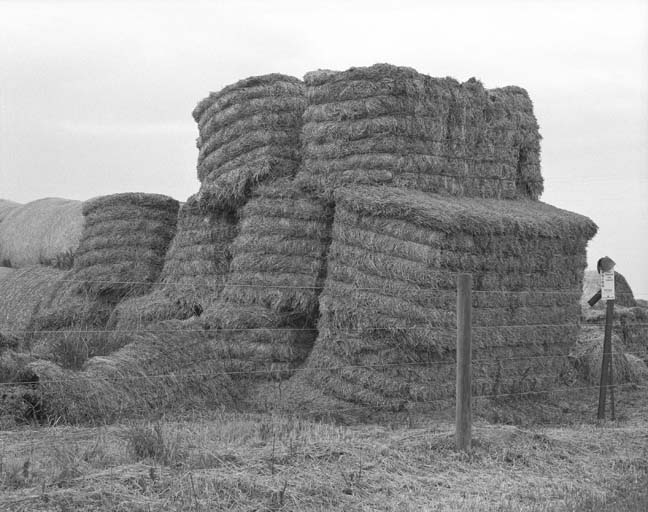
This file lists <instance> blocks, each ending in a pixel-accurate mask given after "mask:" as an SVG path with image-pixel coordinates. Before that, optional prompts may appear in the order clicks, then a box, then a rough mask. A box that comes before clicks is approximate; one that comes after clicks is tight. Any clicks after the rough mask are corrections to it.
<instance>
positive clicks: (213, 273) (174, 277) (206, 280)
mask: <svg viewBox="0 0 648 512" xmlns="http://www.w3.org/2000/svg"><path fill="white" fill-rule="evenodd" d="M236 233H237V218H236V216H234V215H232V214H227V213H222V212H219V213H211V214H205V213H202V212H201V211H200V210H199V208H198V202H197V199H196V196H192V197H190V198H189V199H188V200H187V202H186V203H185V204H184V205H183V206H182V207H181V209H180V212H179V216H178V227H177V230H176V234H175V237H174V239H173V242H172V243H171V246H170V247H169V251H168V253H167V255H166V257H165V261H164V268H163V269H162V273H161V274H160V280H159V282H158V283H157V284H156V286H155V289H154V290H153V292H151V293H149V294H147V295H144V296H142V297H136V298H132V299H127V300H125V301H124V302H122V303H121V304H119V305H118V306H117V308H116V309H115V311H114V312H113V314H112V316H111V318H110V321H109V323H108V328H110V329H115V330H116V331H117V332H116V334H115V336H116V337H123V336H124V335H126V333H120V332H119V331H130V330H136V329H140V328H142V327H145V326H146V325H148V324H149V323H151V322H155V321H158V320H170V319H178V320H184V319H186V318H189V317H191V316H193V315H200V313H201V312H202V311H203V310H205V309H207V308H208V307H209V306H210V305H211V304H212V303H213V302H215V301H216V300H217V299H218V297H219V294H220V291H221V289H222V287H223V283H224V281H225V276H226V275H227V272H228V270H229V264H230V260H231V254H230V245H231V243H232V240H233V239H234V237H235V236H236Z"/></svg>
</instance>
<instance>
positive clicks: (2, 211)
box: [0, 199, 21, 222]
mask: <svg viewBox="0 0 648 512" xmlns="http://www.w3.org/2000/svg"><path fill="white" fill-rule="evenodd" d="M19 206H21V205H20V203H16V202H14V201H9V200H7V199H0V222H2V221H3V220H4V218H5V217H6V216H7V215H9V214H10V213H11V212H12V211H13V210H15V209H16V208H18V207H19Z"/></svg>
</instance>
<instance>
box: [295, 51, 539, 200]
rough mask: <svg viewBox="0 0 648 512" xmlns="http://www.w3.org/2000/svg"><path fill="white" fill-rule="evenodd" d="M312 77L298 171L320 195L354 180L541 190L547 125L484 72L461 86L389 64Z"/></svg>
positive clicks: (452, 190)
mask: <svg viewBox="0 0 648 512" xmlns="http://www.w3.org/2000/svg"><path fill="white" fill-rule="evenodd" d="M304 80H305V83H306V95H307V98H308V102H309V104H308V107H307V108H306V110H305V112H304V117H303V118H304V126H303V129H302V142H303V144H302V151H303V168H302V169H301V170H300V172H299V175H298V176H299V180H300V181H301V182H303V183H304V185H305V186H308V187H311V188H312V189H314V190H316V191H318V192H319V193H323V194H326V195H329V196H330V194H331V193H332V192H333V190H334V189H335V188H336V187H338V186H345V185H349V184H353V183H364V184H377V183H386V184H389V185H390V186H394V187H402V188H409V189H414V190H422V191H427V192H442V193H446V194H452V195H459V196H481V197H495V198H518V197H520V198H527V197H528V198H532V199H537V198H538V197H539V196H540V194H541V193H542V188H543V186H542V176H541V174H540V156H539V155H540V144H539V141H540V135H539V133H538V125H537V122H536V119H535V117H534V115H533V107H532V104H531V101H530V99H529V97H528V94H527V93H526V91H525V90H523V89H521V88H519V87H505V88H501V89H491V90H486V89H484V87H483V86H482V85H481V83H479V82H478V81H477V80H475V79H471V80H469V81H468V82H465V83H463V84H460V83H459V82H457V81H456V80H454V79H451V78H443V79H440V78H431V77H429V76H426V75H422V74H420V73H418V72H416V71H415V70H413V69H411V68H402V67H396V66H391V65H387V64H377V65H375V66H371V67H368V68H351V69H349V70H348V71H344V72H333V71H316V72H312V73H308V74H307V75H306V76H305V78H304Z"/></svg>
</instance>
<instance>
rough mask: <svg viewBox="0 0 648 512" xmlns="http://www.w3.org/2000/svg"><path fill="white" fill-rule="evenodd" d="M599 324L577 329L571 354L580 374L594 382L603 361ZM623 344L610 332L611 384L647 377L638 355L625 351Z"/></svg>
mask: <svg viewBox="0 0 648 512" xmlns="http://www.w3.org/2000/svg"><path fill="white" fill-rule="evenodd" d="M603 337H604V329H603V328H602V327H597V326H592V325H584V326H583V327H582V329H581V330H580V332H579V335H578V341H577V343H576V345H575V346H574V348H573V350H572V353H571V357H572V359H573V362H574V366H575V367H576V369H577V370H578V372H579V373H580V376H581V377H582V378H583V379H584V380H585V381H586V382H588V383H590V384H595V385H598V384H599V383H600V382H601V364H602V362H603ZM626 350H627V348H626V347H625V346H624V344H623V342H622V340H621V338H620V337H619V336H617V335H616V334H613V335H612V354H613V356H612V372H613V378H614V383H615V384H627V383H633V384H638V383H641V382H643V381H645V380H646V379H647V378H648V367H646V363H644V362H643V361H642V360H641V358H639V357H637V356H635V355H634V354H626V353H625V351H626Z"/></svg>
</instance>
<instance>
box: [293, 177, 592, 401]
mask: <svg viewBox="0 0 648 512" xmlns="http://www.w3.org/2000/svg"><path fill="white" fill-rule="evenodd" d="M335 199H336V207H335V221H334V225H333V233H332V244H331V247H330V250H329V253H328V270H327V278H326V283H325V288H324V291H323V292H322V297H321V302H320V313H321V318H320V321H319V325H318V327H319V336H318V339H317V341H316V342H315V346H314V348H313V351H312V353H311V355H310V356H309V359H308V361H307V365H306V366H307V368H308V373H307V375H308V379H309V380H310V382H311V384H312V385H313V386H315V387H316V388H321V389H323V390H324V391H325V392H326V393H328V394H330V395H332V396H334V397H337V398H342V399H345V400H350V401H354V402H361V403H366V404H374V405H381V406H383V405H388V406H394V407H398V406H400V405H403V404H404V403H406V402H408V401H427V400H435V399H440V398H448V397H451V396H452V394H453V392H454V375H453V372H454V357H455V343H456V285H455V277H454V275H453V273H457V272H470V273H472V274H473V280H474V285H473V286H474V290H476V292H475V293H474V295H473V306H474V308H475V309H474V311H473V325H474V327H473V347H474V353H473V360H474V361H475V364H474V366H473V375H474V390H473V391H474V392H475V393H476V394H498V393H506V392H518V391H526V390H530V389H537V388H538V387H539V388H548V387H549V388H550V387H552V386H554V385H555V381H556V378H557V375H558V373H559V371H560V365H559V364H558V362H557V361H560V360H561V359H560V358H553V357H544V356H561V357H562V356H565V355H566V354H568V352H569V349H570V347H571V345H572V343H573V341H574V340H575V339H576V335H577V333H578V321H579V316H580V305H579V298H580V294H581V285H582V275H583V269H584V268H585V265H586V258H585V247H586V244H587V241H588V240H589V239H590V238H591V237H592V236H593V235H594V234H595V232H596V226H595V225H594V224H593V223H592V222H591V221H590V220H589V219H587V218H585V217H582V216H579V215H576V214H572V213H570V212H566V211H563V210H559V209H557V208H553V207H551V206H549V205H546V204H543V203H540V202H534V201H502V200H492V199H475V198H472V199H465V198H464V199H460V198H447V197H443V196H440V195H432V194H425V193H416V192H412V191H403V190H399V189H395V188H389V187H368V186H358V187H356V188H354V189H353V190H345V191H342V190H338V192H337V193H336V195H335ZM526 356H543V357H535V358H532V359H521V358H522V357H526ZM511 358H513V359H511ZM374 365H378V367H375V368H371V366H374ZM348 366H358V367H354V368H341V369H337V370H329V369H328V368H336V367H348Z"/></svg>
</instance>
